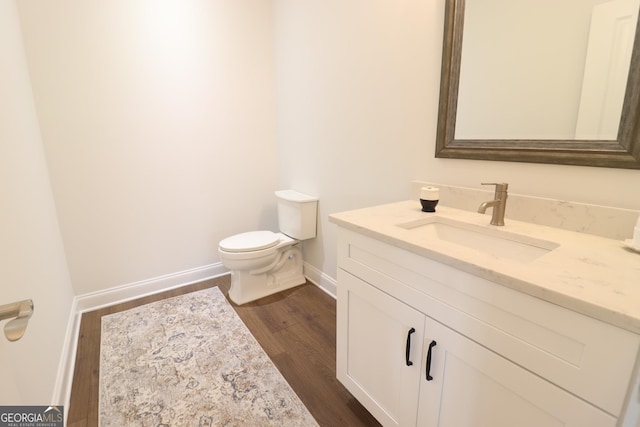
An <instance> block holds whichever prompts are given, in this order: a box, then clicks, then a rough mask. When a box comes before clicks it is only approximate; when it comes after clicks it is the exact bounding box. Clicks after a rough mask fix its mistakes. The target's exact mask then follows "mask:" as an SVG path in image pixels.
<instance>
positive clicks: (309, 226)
mask: <svg viewBox="0 0 640 427" xmlns="http://www.w3.org/2000/svg"><path fill="white" fill-rule="evenodd" d="M276 197H277V198H278V225H279V228H280V231H281V232H282V233H284V234H286V235H287V236H289V237H292V238H294V239H297V240H305V239H312V238H314V237H316V221H317V218H318V198H317V197H313V196H308V195H306V194H302V193H298V192H297V191H293V190H280V191H276Z"/></svg>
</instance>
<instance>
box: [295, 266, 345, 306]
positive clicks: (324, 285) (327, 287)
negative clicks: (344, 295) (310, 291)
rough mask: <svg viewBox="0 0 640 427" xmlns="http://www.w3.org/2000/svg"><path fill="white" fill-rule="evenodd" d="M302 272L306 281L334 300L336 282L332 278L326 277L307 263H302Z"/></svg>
mask: <svg viewBox="0 0 640 427" xmlns="http://www.w3.org/2000/svg"><path fill="white" fill-rule="evenodd" d="M303 270H304V276H305V277H306V278H307V280H309V281H310V282H311V283H313V284H314V285H316V286H317V287H319V288H320V289H322V290H323V291H325V292H326V293H327V294H329V295H331V296H332V297H333V298H336V295H337V293H338V292H337V290H338V288H337V286H336V284H337V282H336V280H335V279H334V278H333V277H331V276H328V275H327V274H325V273H323V272H322V271H320V270H318V269H317V268H315V267H314V266H313V265H311V264H309V263H307V262H305V263H304V265H303Z"/></svg>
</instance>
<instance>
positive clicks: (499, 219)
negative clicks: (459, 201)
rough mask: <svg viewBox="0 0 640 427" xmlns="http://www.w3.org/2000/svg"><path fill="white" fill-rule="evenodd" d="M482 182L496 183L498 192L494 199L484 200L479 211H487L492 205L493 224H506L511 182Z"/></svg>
mask: <svg viewBox="0 0 640 427" xmlns="http://www.w3.org/2000/svg"><path fill="white" fill-rule="evenodd" d="M481 184H482V185H495V186H496V193H495V196H494V200H491V201H489V202H483V203H482V204H481V205H480V207H479V208H478V212H480V213H485V212H486V211H487V208H488V207H492V208H493V214H492V215H491V225H504V211H505V208H506V206H507V188H509V184H507V183H506V182H502V183H497V182H483V183H481Z"/></svg>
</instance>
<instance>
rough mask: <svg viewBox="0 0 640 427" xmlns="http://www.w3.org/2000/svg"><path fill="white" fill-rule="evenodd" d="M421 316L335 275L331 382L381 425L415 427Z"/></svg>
mask: <svg viewBox="0 0 640 427" xmlns="http://www.w3.org/2000/svg"><path fill="white" fill-rule="evenodd" d="M424 321H425V316H424V315H423V314H422V313H420V312H418V311H416V310H414V309H412V308H410V307H409V306H407V305H406V304H404V303H402V302H400V301H399V300H397V299H395V298H393V297H391V296H389V295H387V294H386V293H384V292H382V291H380V290H378V289H377V288H375V287H373V286H371V285H370V284H368V283H366V282H364V281H362V280H361V279H359V278H356V277H355V276H352V275H351V274H349V273H347V272H345V271H344V270H341V269H339V270H338V302H337V343H336V345H337V377H338V379H339V380H340V381H341V382H342V383H343V384H344V385H345V387H346V388H347V389H348V390H349V391H350V392H351V394H353V395H354V396H355V397H356V398H357V399H358V400H359V401H360V403H362V404H363V405H364V406H365V407H366V408H367V409H368V410H369V411H370V412H371V414H373V416H375V417H376V418H377V419H378V421H380V422H381V423H382V424H383V425H385V426H415V425H416V414H417V410H418V388H419V387H420V370H421V363H420V362H421V360H422V339H423V337H424Z"/></svg>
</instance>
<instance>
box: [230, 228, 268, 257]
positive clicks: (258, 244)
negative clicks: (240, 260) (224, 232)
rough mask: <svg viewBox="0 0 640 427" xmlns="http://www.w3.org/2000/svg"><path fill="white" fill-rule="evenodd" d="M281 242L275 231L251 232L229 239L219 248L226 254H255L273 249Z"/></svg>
mask: <svg viewBox="0 0 640 427" xmlns="http://www.w3.org/2000/svg"><path fill="white" fill-rule="evenodd" d="M279 241H280V238H279V236H278V235H277V234H276V233H274V232H273V231H249V232H247V233H240V234H235V235H233V236H231V237H227V238H226V239H224V240H222V241H221V242H220V244H219V246H220V249H222V250H223V251H225V252H232V253H242V252H255V251H263V250H265V249H269V248H273V247H275V246H276V245H277V244H278V242H279Z"/></svg>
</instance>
